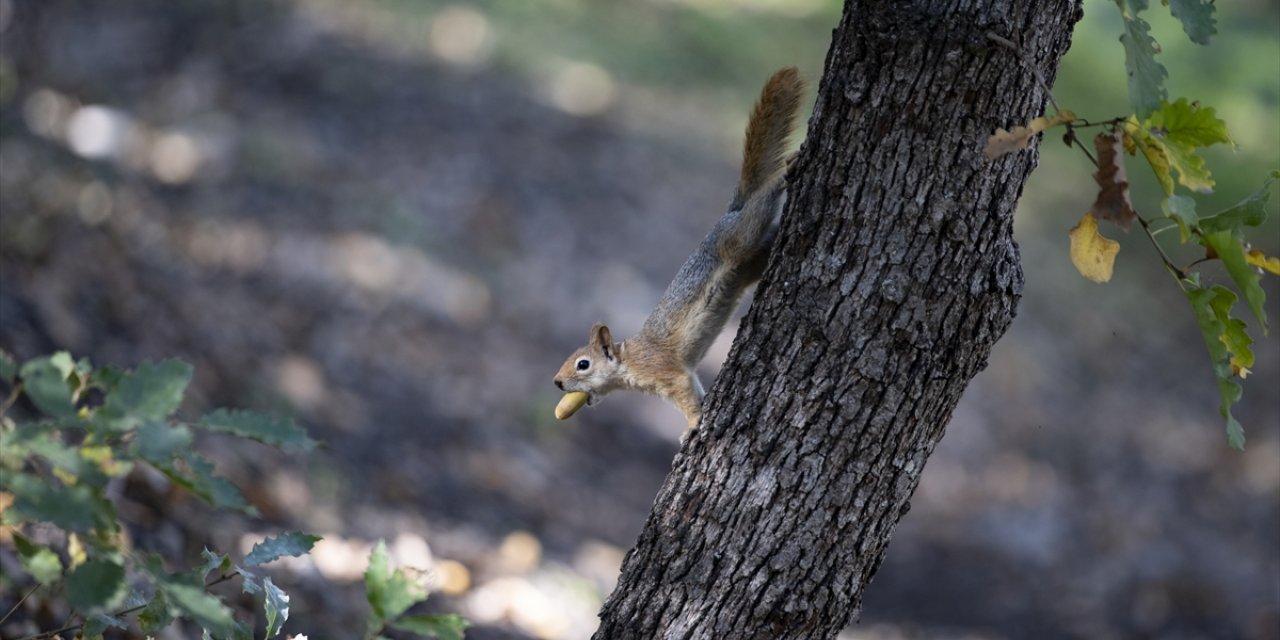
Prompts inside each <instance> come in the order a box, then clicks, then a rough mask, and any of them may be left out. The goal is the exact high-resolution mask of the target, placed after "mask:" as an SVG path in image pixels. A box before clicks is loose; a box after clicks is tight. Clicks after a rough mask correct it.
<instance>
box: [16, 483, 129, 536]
mask: <svg viewBox="0 0 1280 640" xmlns="http://www.w3.org/2000/svg"><path fill="white" fill-rule="evenodd" d="M4 484H5V485H6V488H7V489H8V490H9V491H10V492H12V493H13V496H14V501H13V506H12V507H10V511H12V513H8V512H6V514H5V515H6V522H28V521H40V522H49V523H52V524H54V525H57V526H59V527H62V528H63V529H66V530H67V531H75V532H77V533H87V532H88V531H89V530H90V529H92V528H94V527H98V528H101V529H109V528H110V527H111V523H113V522H115V511H114V510H113V509H112V507H111V503H109V502H107V501H106V500H104V499H103V498H102V497H100V496H98V495H97V494H95V492H94V491H93V490H92V489H90V488H89V487H86V486H84V485H76V486H73V487H68V486H65V485H62V484H58V483H54V482H44V481H42V480H40V479H38V478H35V477H32V476H30V475H27V474H25V473H5V474H4Z"/></svg>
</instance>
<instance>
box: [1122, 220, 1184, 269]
mask: <svg viewBox="0 0 1280 640" xmlns="http://www.w3.org/2000/svg"><path fill="white" fill-rule="evenodd" d="M1133 215H1134V217H1136V218H1137V219H1138V222H1139V223H1141V224H1142V230H1143V231H1145V232H1147V237H1148V238H1150V239H1151V244H1152V246H1154V247H1155V248H1156V252H1157V253H1159V254H1160V259H1161V260H1163V261H1164V267H1165V268H1166V269H1168V270H1169V271H1170V272H1171V273H1172V274H1173V275H1174V276H1176V277H1177V278H1178V280H1180V281H1181V280H1185V279H1186V277H1187V271H1186V269H1184V268H1182V267H1179V266H1178V265H1176V264H1174V263H1173V261H1172V260H1170V259H1169V254H1167V253H1165V252H1164V247H1162V246H1160V243H1159V242H1158V241H1157V240H1156V236H1155V234H1153V233H1151V223H1150V222H1147V219H1146V218H1143V217H1142V215H1141V214H1139V213H1138V212H1137V211H1134V212H1133Z"/></svg>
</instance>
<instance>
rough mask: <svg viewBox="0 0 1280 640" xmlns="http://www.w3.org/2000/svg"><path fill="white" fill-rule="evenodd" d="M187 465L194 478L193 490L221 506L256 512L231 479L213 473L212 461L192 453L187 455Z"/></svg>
mask: <svg viewBox="0 0 1280 640" xmlns="http://www.w3.org/2000/svg"><path fill="white" fill-rule="evenodd" d="M187 465H188V466H189V467H190V468H191V474H192V479H193V480H194V484H193V486H192V492H193V493H195V494H196V495H198V496H200V497H201V498H204V500H205V501H206V502H208V503H209V504H211V505H213V506H215V507H219V508H222V507H226V508H229V509H236V510H239V511H244V512H246V513H255V512H256V511H255V510H254V509H253V507H251V506H250V505H249V503H248V502H247V501H245V499H244V496H242V495H240V490H239V489H236V486H235V485H234V484H231V481H230V480H227V479H226V478H223V477H222V476H215V475H213V463H212V462H209V461H208V460H205V459H204V458H202V457H200V456H198V455H195V454H192V455H189V456H187Z"/></svg>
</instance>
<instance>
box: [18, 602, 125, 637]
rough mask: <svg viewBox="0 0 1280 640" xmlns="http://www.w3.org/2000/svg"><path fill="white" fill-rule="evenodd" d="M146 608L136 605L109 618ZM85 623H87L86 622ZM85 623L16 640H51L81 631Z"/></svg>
mask: <svg viewBox="0 0 1280 640" xmlns="http://www.w3.org/2000/svg"><path fill="white" fill-rule="evenodd" d="M146 608H147V605H145V604H140V605H138V606H136V607H131V608H129V609H125V610H123V611H117V612H115V613H113V614H111V617H113V618H118V617H120V616H127V615H129V614H131V613H133V612H135V611H141V610H143V609H146ZM86 622H87V621H86ZM86 622H81V623H80V624H72V625H67V626H65V627H62V628H60V629H54V630H52V631H41V632H40V633H37V634H35V635H33V636H23V637H21V638H18V640H40V639H41V638H52V637H53V636H56V635H58V634H59V633H62V632H63V631H75V630H77V629H82V628H84V625H85V624H86Z"/></svg>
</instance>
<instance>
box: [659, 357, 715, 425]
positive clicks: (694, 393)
mask: <svg viewBox="0 0 1280 640" xmlns="http://www.w3.org/2000/svg"><path fill="white" fill-rule="evenodd" d="M660 392H661V395H662V396H663V397H665V398H666V399H667V400H670V401H671V402H672V404H674V405H676V408H677V409H680V412H681V413H683V414H684V417H685V419H686V420H687V421H688V422H689V426H688V429H689V430H690V431H691V430H693V429H697V428H698V423H699V422H701V421H702V397H703V396H704V395H706V392H705V391H704V390H703V389H702V383H701V382H700V381H699V380H698V374H696V373H694V372H693V371H687V372H686V375H684V376H681V377H680V378H677V379H675V380H673V381H671V383H670V384H669V385H668V386H667V387H666V388H664V389H661V390H660Z"/></svg>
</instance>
